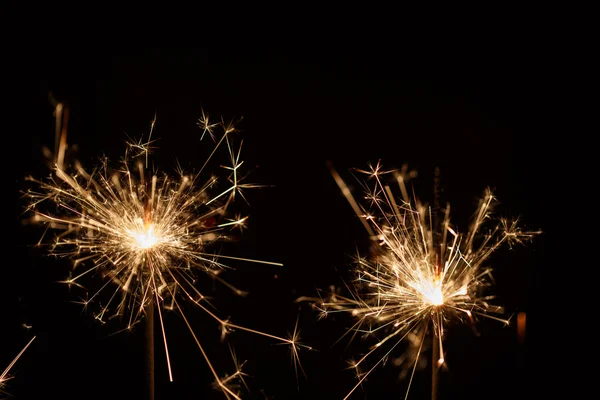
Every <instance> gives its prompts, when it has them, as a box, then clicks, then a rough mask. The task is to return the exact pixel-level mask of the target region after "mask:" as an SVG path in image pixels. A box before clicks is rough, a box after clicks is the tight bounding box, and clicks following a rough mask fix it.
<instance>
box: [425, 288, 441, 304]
mask: <svg viewBox="0 0 600 400" xmlns="http://www.w3.org/2000/svg"><path fill="white" fill-rule="evenodd" d="M425 297H426V298H427V301H429V303H431V304H433V305H434V306H441V305H442V304H444V295H443V294H442V288H441V287H440V286H439V285H436V286H435V287H434V288H433V290H431V291H428V292H427V293H425Z"/></svg>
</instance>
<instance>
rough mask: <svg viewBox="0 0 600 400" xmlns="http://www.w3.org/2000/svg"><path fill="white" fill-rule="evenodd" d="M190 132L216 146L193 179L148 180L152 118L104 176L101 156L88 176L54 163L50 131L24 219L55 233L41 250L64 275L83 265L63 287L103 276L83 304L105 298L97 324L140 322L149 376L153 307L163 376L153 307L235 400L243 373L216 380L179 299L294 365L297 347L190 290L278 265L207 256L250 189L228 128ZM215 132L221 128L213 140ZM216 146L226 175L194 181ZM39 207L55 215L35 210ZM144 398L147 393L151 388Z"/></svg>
mask: <svg viewBox="0 0 600 400" xmlns="http://www.w3.org/2000/svg"><path fill="white" fill-rule="evenodd" d="M57 115H65V114H64V111H63V108H62V106H60V107H57ZM67 115H68V114H67ZM198 125H199V127H200V128H201V130H202V135H201V138H200V140H203V139H205V138H208V137H210V139H211V140H212V141H213V143H214V144H215V146H214V148H213V149H212V151H211V153H210V155H209V156H208V158H207V159H206V161H205V162H204V164H203V165H202V167H201V168H200V170H199V172H197V173H196V174H186V173H184V172H183V171H180V172H179V174H178V176H177V177H176V178H172V177H171V176H169V175H167V174H159V173H158V172H154V173H149V165H148V154H149V151H150V148H151V143H152V133H153V130H154V126H155V120H153V121H152V124H151V128H150V133H149V135H148V139H147V140H140V141H138V142H132V143H129V144H128V147H127V151H126V154H125V157H124V159H123V161H122V163H121V166H120V168H116V169H112V168H111V167H110V164H109V162H108V160H106V159H105V160H104V162H103V164H102V166H101V168H100V169H96V170H93V171H92V172H88V171H87V170H86V169H84V168H83V167H82V165H81V164H80V163H78V162H76V163H75V166H74V168H73V169H72V170H69V169H68V168H67V167H65V166H64V165H63V164H64V154H65V151H64V148H63V146H66V139H63V138H64V136H65V130H64V129H62V128H58V127H57V130H56V131H57V135H58V133H59V132H60V137H61V139H60V140H57V143H59V146H58V150H57V151H56V154H57V156H56V158H55V167H54V174H53V176H51V177H50V179H49V180H48V181H42V180H38V179H34V178H29V180H30V181H32V182H33V183H35V184H36V185H37V187H38V189H35V190H34V189H31V190H29V191H28V192H27V193H26V196H27V197H28V198H29V201H30V203H29V207H28V209H29V210H32V211H33V212H34V216H33V218H32V221H33V222H35V223H38V224H44V225H46V226H47V227H48V228H52V229H55V230H58V231H60V233H59V234H58V235H57V236H56V237H55V239H54V241H53V244H52V245H51V248H50V253H51V254H52V255H55V256H58V257H68V258H71V259H74V263H73V266H74V269H73V271H78V270H79V269H80V268H81V267H83V268H84V269H83V271H81V272H77V273H74V274H73V275H71V276H70V277H69V278H68V279H66V280H65V281H64V283H66V284H67V285H69V286H80V287H83V281H84V279H85V278H87V277H88V276H91V275H100V276H102V277H103V278H104V279H105V281H106V282H105V284H104V285H102V286H101V288H100V289H99V290H98V291H97V292H96V293H95V294H93V295H92V296H91V297H89V298H86V299H85V301H83V304H84V306H86V307H87V306H88V305H90V304H91V303H92V302H95V301H98V300H100V299H101V296H102V295H106V296H105V297H104V304H103V305H102V306H101V308H100V310H99V312H98V313H97V314H96V315H95V317H96V319H98V320H99V321H102V322H105V321H107V320H109V319H111V318H114V317H119V318H121V319H124V320H125V321H126V329H132V328H133V326H134V325H135V324H136V323H137V322H139V321H140V320H141V319H142V318H145V319H146V324H147V328H148V333H149V335H148V338H149V347H150V348H149V353H148V354H149V360H148V362H149V365H150V367H149V369H150V375H151V376H153V372H152V371H153V367H152V366H153V355H152V354H153V350H152V348H153V345H152V343H153V333H152V332H153V331H154V328H153V327H154V323H153V321H154V310H156V311H157V316H158V321H159V322H160V329H161V332H162V342H163V345H164V348H165V352H166V355H167V360H166V361H167V366H168V372H169V378H170V380H171V381H172V380H173V375H172V370H171V361H170V357H169V350H168V344H167V334H166V329H165V326H164V322H163V311H162V309H167V310H176V311H178V312H179V314H180V315H181V317H182V318H183V320H184V321H185V324H186V325H187V327H188V328H189V330H190V332H191V334H192V336H193V338H194V340H195V342H196V344H197V346H198V348H199V349H200V351H201V353H202V356H203V358H204V360H205V361H206V363H207V364H208V366H209V367H210V370H211V372H212V374H213V376H214V378H215V380H216V384H217V386H218V387H219V388H220V389H221V390H222V391H223V393H224V394H225V395H226V397H227V398H233V399H239V398H240V397H239V394H238V393H237V392H236V391H234V390H233V389H231V387H232V381H233V380H234V379H235V378H240V377H241V376H242V374H241V373H240V372H239V371H238V372H236V374H234V375H231V376H229V377H228V378H225V379H223V378H220V377H219V375H218V374H217V372H216V371H215V369H214V368H213V366H212V364H211V362H210V361H209V359H208V356H207V354H206V353H205V351H204V348H203V346H202V345H201V343H200V341H199V340H198V338H197V335H196V334H195V332H194V329H193V328H192V326H191V325H190V323H189V321H188V319H187V318H186V316H185V315H184V313H183V311H182V308H181V306H180V301H181V300H188V301H191V302H192V303H194V304H195V305H197V306H198V307H199V308H200V309H201V310H203V311H204V312H205V313H206V314H207V315H208V316H210V317H211V318H213V319H214V320H215V321H216V322H217V323H218V324H219V325H220V326H221V330H222V334H223V336H225V335H226V334H227V333H228V332H229V331H230V330H234V329H237V330H245V331H248V332H252V333H255V334H259V335H263V336H266V337H270V338H273V339H276V340H280V341H282V342H284V343H287V344H289V345H290V346H291V348H292V354H293V355H294V357H296V358H297V352H298V349H299V347H300V346H301V345H300V344H299V343H298V337H297V335H294V337H292V338H281V337H277V336H274V335H270V334H267V333H264V332H260V331H258V330H254V329H250V328H245V327H242V326H239V325H236V324H234V323H232V322H230V321H228V320H225V319H222V318H219V317H218V316H217V315H216V313H215V312H214V309H212V305H211V304H210V303H208V297H207V296H206V295H205V294H204V293H202V292H201V291H200V290H199V289H198V288H197V286H196V285H195V283H196V281H197V279H198V274H199V273H204V274H206V275H208V276H209V277H210V278H211V279H216V280H217V281H219V282H221V283H223V284H224V285H226V286H227V287H229V288H230V289H232V290H233V291H234V292H235V293H237V294H242V293H243V292H242V291H241V290H239V289H237V288H235V287H233V286H232V285H230V284H229V283H227V282H226V281H225V280H223V279H222V278H221V277H220V275H221V273H222V272H224V271H225V270H227V269H231V267H230V266H229V265H228V264H226V262H230V261H234V262H235V261H241V262H256V263H263V264H271V265H277V266H281V265H282V264H280V263H276V262H269V261H260V260H251V259H246V258H239V257H233V256H227V255H224V254H220V253H219V252H217V251H215V250H212V249H213V248H214V246H215V245H216V244H218V243H222V242H226V241H231V240H232V236H231V235H230V234H229V232H230V230H231V229H234V228H239V229H241V228H243V227H244V226H245V224H246V221H247V218H248V217H242V216H233V217H232V216H230V205H231V204H232V203H233V201H234V200H235V198H236V196H241V197H242V198H244V193H243V191H244V190H245V189H249V188H255V187H259V185H254V184H249V183H242V181H243V180H244V178H245V177H244V176H242V175H241V174H240V167H241V166H242V164H243V161H242V160H241V158H240V153H241V145H240V147H239V148H238V149H235V148H234V146H233V142H232V139H231V136H232V134H233V133H234V132H235V131H236V128H235V125H234V124H233V123H226V122H225V121H221V122H217V123H215V122H212V121H210V119H209V118H208V115H206V114H205V113H204V112H203V113H202V117H201V118H200V119H199V121H198ZM57 126H58V125H57ZM219 129H220V130H222V133H221V134H220V135H219V132H218V130H219ZM206 140H208V139H206ZM220 148H225V149H226V151H227V155H228V159H229V164H228V165H225V166H222V168H223V169H224V170H225V171H226V172H227V173H226V176H225V177H224V178H222V177H219V178H218V177H217V176H216V175H210V176H209V177H208V179H206V180H204V181H203V183H200V182H199V180H200V177H201V176H203V174H204V173H205V168H206V166H207V165H208V163H209V161H210V160H211V159H212V157H213V156H214V155H215V153H216V151H217V150H218V149H220ZM219 188H220V190H219ZM47 204H50V205H51V206H53V208H55V210H53V211H51V210H44V211H42V210H40V209H41V208H42V205H47ZM40 243H42V240H40ZM150 380H152V379H150ZM151 385H152V383H151ZM149 391H150V392H152V393H153V391H154V390H153V387H151V388H150V389H149ZM150 397H151V398H152V397H153V395H152V396H150Z"/></svg>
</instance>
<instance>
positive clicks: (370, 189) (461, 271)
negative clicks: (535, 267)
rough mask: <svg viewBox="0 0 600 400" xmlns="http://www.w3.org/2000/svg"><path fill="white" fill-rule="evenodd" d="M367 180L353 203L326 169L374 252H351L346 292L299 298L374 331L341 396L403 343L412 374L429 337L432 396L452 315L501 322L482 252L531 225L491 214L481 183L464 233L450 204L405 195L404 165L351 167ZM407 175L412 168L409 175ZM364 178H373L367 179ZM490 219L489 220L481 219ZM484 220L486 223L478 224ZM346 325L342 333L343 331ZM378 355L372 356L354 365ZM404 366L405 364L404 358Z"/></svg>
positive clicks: (515, 239) (516, 239)
mask: <svg viewBox="0 0 600 400" xmlns="http://www.w3.org/2000/svg"><path fill="white" fill-rule="evenodd" d="M356 171H357V172H359V173H362V174H366V175H367V176H368V179H367V180H366V181H360V182H361V184H362V186H363V188H364V189H365V192H366V195H365V200H366V202H367V203H368V205H363V204H359V202H357V201H356V200H355V198H354V197H353V195H352V193H351V191H350V189H349V188H348V186H347V185H346V183H345V182H344V181H343V179H342V178H341V177H340V175H339V174H338V173H337V172H336V171H335V170H334V169H333V167H331V173H332V175H333V177H334V179H335V181H336V183H337V184H338V186H339V187H340V189H341V190H342V193H343V194H344V196H345V197H346V198H347V200H348V202H349V203H350V205H351V206H352V208H353V209H354V211H355V213H356V214H357V215H358V217H359V218H360V221H361V222H362V224H363V226H364V228H365V229H366V230H367V232H368V234H369V236H370V238H371V239H372V240H373V241H374V246H373V247H374V251H373V253H372V255H370V256H369V257H366V258H364V257H360V256H357V258H356V268H355V270H354V274H355V275H356V279H355V281H354V283H353V285H351V286H350V285H347V286H348V289H349V290H350V291H351V295H350V296H343V295H340V294H339V293H336V291H335V290H334V291H333V292H332V293H323V294H322V295H321V297H320V298H300V299H298V300H299V301H307V300H308V301H311V302H312V305H313V307H315V308H316V309H317V310H319V311H320V312H321V315H322V316H323V317H325V316H327V315H329V314H331V313H335V312H349V313H351V315H352V316H353V317H355V318H356V320H357V322H356V323H355V325H354V326H353V327H352V329H351V330H350V331H354V335H356V334H359V333H362V334H364V335H365V336H371V335H374V336H375V337H376V338H377V340H378V341H377V342H376V343H375V344H374V345H373V346H372V347H370V348H369V350H368V351H367V352H366V354H364V355H363V356H362V357H361V358H360V359H358V361H355V362H353V363H352V367H354V368H355V369H356V371H357V375H358V383H357V384H356V385H355V386H354V387H353V388H352V390H351V391H350V392H349V393H348V394H347V396H346V397H345V399H347V398H348V397H350V395H351V394H352V393H353V392H354V391H355V390H356V389H357V388H358V387H359V386H360V385H361V384H362V383H363V381H364V380H365V379H366V378H367V376H368V375H369V374H370V373H371V372H372V371H373V370H374V369H375V368H376V367H377V366H378V365H380V364H382V363H384V362H385V360H386V359H387V358H388V357H389V356H390V355H391V354H392V352H393V351H394V350H395V349H396V348H397V347H398V346H399V345H400V343H404V344H405V345H407V347H408V350H407V351H406V352H405V353H404V356H403V359H404V362H405V363H406V361H408V362H409V364H412V366H409V367H408V368H410V369H411V372H410V380H409V383H408V389H407V391H406V396H405V398H408V393H409V391H410V386H411V384H412V379H413V376H414V373H415V370H416V368H417V365H418V362H419V358H420V356H421V353H422V351H423V350H424V346H423V345H424V343H425V340H426V339H428V338H431V340H432V364H433V365H432V399H435V398H436V396H437V373H438V369H439V368H440V367H441V366H443V365H444V364H445V358H444V347H443V337H444V332H445V329H446V326H447V325H448V324H450V323H452V322H459V323H469V324H472V325H473V326H474V324H475V322H476V320H477V319H478V318H490V319H494V320H496V321H500V322H501V323H503V324H508V323H509V320H508V319H504V318H502V316H501V315H502V314H503V309H502V307H499V306H496V305H493V304H491V301H492V300H493V298H494V296H493V295H491V294H489V293H487V289H488V287H489V286H490V285H491V283H492V279H491V269H490V268H489V267H487V266H485V263H486V261H487V260H488V258H489V256H490V255H491V254H492V253H493V252H494V251H495V250H496V249H498V248H499V247H500V246H501V245H503V244H507V245H509V246H511V245H512V244H515V243H523V242H524V241H526V240H529V239H531V238H532V237H533V236H534V235H536V234H538V233H540V232H539V231H538V232H525V231H523V230H521V228H520V227H519V226H518V224H517V222H518V221H517V220H513V221H511V220H508V219H503V218H501V219H498V220H495V221H494V220H492V216H491V208H492V206H493V204H494V200H495V198H494V195H493V194H492V192H491V191H490V190H489V189H488V190H486V192H485V194H484V196H483V198H482V199H481V201H480V204H479V207H478V208H477V210H476V212H475V215H474V219H473V221H472V224H471V226H470V228H469V229H468V231H467V232H466V233H461V232H459V231H458V230H457V229H456V228H455V227H453V226H452V225H451V223H450V206H449V205H448V206H446V208H445V209H442V210H438V209H436V208H432V207H428V206H427V205H425V204H423V203H421V202H420V201H419V200H418V199H417V198H416V197H414V196H413V198H412V199H411V198H410V197H409V195H408V190H407V188H406V181H407V180H408V179H409V178H410V177H411V174H410V173H409V172H408V170H407V168H406V167H405V168H403V169H402V170H401V171H384V170H383V169H382V167H381V165H380V164H379V163H378V164H377V165H376V166H371V167H370V169H369V170H356ZM392 172H393V173H394V175H395V180H396V181H397V184H398V185H399V189H400V191H401V193H402V200H397V199H396V197H395V196H394V194H393V192H392V190H391V188H390V186H389V185H387V184H385V183H384V180H383V176H384V175H386V174H389V173H392ZM412 175H413V176H414V174H412ZM368 181H371V182H373V184H372V185H369V184H368ZM490 221H491V222H492V226H489V225H488V224H489V223H490ZM486 227H487V228H486ZM350 331H349V332H350ZM377 355H379V358H378V361H376V362H375V363H374V364H372V365H370V366H369V367H367V368H366V372H359V368H363V365H364V364H367V363H368V361H367V360H371V359H372V358H374V357H377ZM405 366H406V364H405Z"/></svg>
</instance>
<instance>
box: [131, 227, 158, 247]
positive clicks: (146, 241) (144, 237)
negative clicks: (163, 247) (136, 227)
mask: <svg viewBox="0 0 600 400" xmlns="http://www.w3.org/2000/svg"><path fill="white" fill-rule="evenodd" d="M133 237H134V238H135V241H136V243H137V245H138V247H139V248H141V249H149V248H150V247H152V246H154V245H155V244H156V243H158V238H157V237H156V236H155V235H154V227H153V226H152V225H150V226H149V227H148V228H147V229H146V231H145V232H138V233H135V234H134V235H133Z"/></svg>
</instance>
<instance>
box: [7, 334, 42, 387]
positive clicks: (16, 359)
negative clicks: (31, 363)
mask: <svg viewBox="0 0 600 400" xmlns="http://www.w3.org/2000/svg"><path fill="white" fill-rule="evenodd" d="M35 338H36V337H35V336H34V337H33V338H31V340H30V341H29V342H28V343H27V344H26V345H25V347H23V349H21V351H20V352H19V354H17V356H16V357H15V358H14V359H13V360H12V361H11V363H10V364H8V367H6V369H5V370H4V371H3V372H2V373H0V394H2V393H4V392H3V391H2V389H4V387H5V385H6V382H7V381H8V380H9V379H10V378H11V377H10V376H9V374H8V373H9V372H10V370H11V368H12V367H13V366H14V365H15V363H16V362H17V361H18V360H19V358H21V356H22V355H23V353H25V350H27V348H28V347H29V346H30V345H31V343H33V341H34V340H35Z"/></svg>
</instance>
